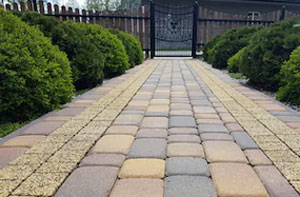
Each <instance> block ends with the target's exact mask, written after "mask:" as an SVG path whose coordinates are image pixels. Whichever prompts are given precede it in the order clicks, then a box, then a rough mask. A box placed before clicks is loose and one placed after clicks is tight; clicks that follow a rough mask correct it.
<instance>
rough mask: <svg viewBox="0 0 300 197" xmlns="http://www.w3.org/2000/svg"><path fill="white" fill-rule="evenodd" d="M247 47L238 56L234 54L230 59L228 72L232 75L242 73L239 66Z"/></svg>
mask: <svg viewBox="0 0 300 197" xmlns="http://www.w3.org/2000/svg"><path fill="white" fill-rule="evenodd" d="M245 49H246V47H244V48H242V49H241V50H239V51H238V52H237V53H236V54H234V55H233V56H232V57H231V58H229V59H228V61H227V64H228V67H227V69H228V71H229V72H231V73H238V72H240V70H239V66H240V64H241V61H242V60H241V57H242V54H243V52H244V51H245Z"/></svg>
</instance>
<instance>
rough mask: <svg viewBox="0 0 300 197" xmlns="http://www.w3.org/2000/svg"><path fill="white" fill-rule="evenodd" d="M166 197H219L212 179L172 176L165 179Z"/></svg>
mask: <svg viewBox="0 0 300 197" xmlns="http://www.w3.org/2000/svg"><path fill="white" fill-rule="evenodd" d="M164 196H165V197H183V196H186V197H192V196H193V197H196V196H197V197H208V196H209V197H217V193H216V189H215V186H214V183H213V182H212V180H211V179H209V178H207V177H201V176H170V177H167V178H165V195H164Z"/></svg>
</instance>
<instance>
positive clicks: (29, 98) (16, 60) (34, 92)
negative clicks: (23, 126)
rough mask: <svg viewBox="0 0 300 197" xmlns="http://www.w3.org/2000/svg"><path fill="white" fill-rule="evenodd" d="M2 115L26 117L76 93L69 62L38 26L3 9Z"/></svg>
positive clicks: (0, 27) (0, 32)
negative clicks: (23, 20) (32, 25)
mask: <svg viewBox="0 0 300 197" xmlns="http://www.w3.org/2000/svg"><path fill="white" fill-rule="evenodd" d="M0 43H1V44H0V119H1V120H2V121H5V120H18V121H22V120H27V119H30V118H33V117H37V116H39V115H41V114H43V113H45V112H48V111H50V110H53V109H55V108H57V107H58V106H60V104H62V103H65V102H68V101H70V100H71V98H72V96H73V91H74V87H73V85H72V77H71V68H70V63H69V61H68V59H67V56H66V54H65V53H63V52H61V51H60V50H59V49H58V47H56V46H53V45H52V44H51V41H50V40H49V39H48V38H46V37H45V36H44V35H43V34H42V33H41V32H40V31H39V30H38V28H35V27H30V26H29V25H27V24H26V23H24V22H22V21H21V20H20V19H19V18H17V17H16V16H13V15H12V14H11V13H9V12H6V11H4V10H3V9H0Z"/></svg>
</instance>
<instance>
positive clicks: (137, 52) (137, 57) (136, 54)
mask: <svg viewBox="0 0 300 197" xmlns="http://www.w3.org/2000/svg"><path fill="white" fill-rule="evenodd" d="M109 31H110V33H112V34H114V35H116V36H117V37H118V38H119V39H120V40H121V41H122V43H123V45H124V47H125V50H126V53H127V55H128V63H129V65H130V68H132V67H134V66H136V65H139V64H141V63H143V60H144V53H143V50H142V47H141V43H140V42H139V41H138V40H137V39H136V37H134V36H133V35H131V34H128V33H125V32H122V31H119V30H117V29H109Z"/></svg>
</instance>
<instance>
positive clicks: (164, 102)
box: [150, 99, 170, 105]
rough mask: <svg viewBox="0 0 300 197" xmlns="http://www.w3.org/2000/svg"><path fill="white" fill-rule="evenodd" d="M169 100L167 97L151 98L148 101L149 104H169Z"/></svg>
mask: <svg viewBox="0 0 300 197" xmlns="http://www.w3.org/2000/svg"><path fill="white" fill-rule="evenodd" d="M169 103H170V100H169V99H152V100H151V101H150V104H152V105H169Z"/></svg>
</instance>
